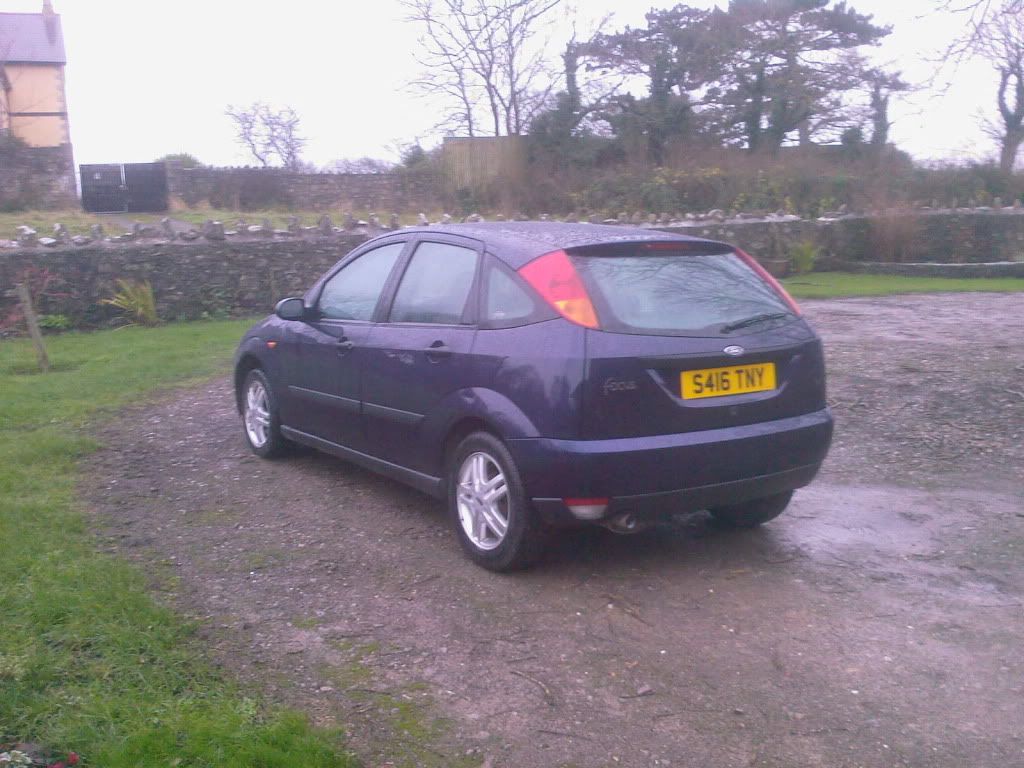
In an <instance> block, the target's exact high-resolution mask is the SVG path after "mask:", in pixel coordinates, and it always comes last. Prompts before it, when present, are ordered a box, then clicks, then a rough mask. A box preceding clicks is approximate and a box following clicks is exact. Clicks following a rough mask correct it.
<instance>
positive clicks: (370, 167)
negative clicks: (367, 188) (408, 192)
mask: <svg viewBox="0 0 1024 768" xmlns="http://www.w3.org/2000/svg"><path fill="white" fill-rule="evenodd" d="M394 169H395V164H394V163H391V162H388V161H387V160H379V159H377V158H376V157H357V158H341V159H338V160H332V161H331V162H329V163H328V164H327V165H325V166H324V170H325V171H327V172H328V173H363V174H367V173H388V172H390V171H393V170H394Z"/></svg>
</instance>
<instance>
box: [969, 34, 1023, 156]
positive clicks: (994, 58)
mask: <svg viewBox="0 0 1024 768" xmlns="http://www.w3.org/2000/svg"><path fill="white" fill-rule="evenodd" d="M980 35H981V36H980V37H979V46H978V49H979V51H980V53H981V54H982V55H983V56H984V57H985V58H986V59H988V60H989V61H990V62H992V65H993V67H994V68H995V70H996V72H998V74H999V87H998V88H997V90H996V102H997V105H998V108H999V120H998V122H995V121H990V122H989V123H988V124H987V125H986V130H987V132H988V133H989V134H990V135H991V136H992V137H993V138H995V139H996V140H997V141H998V142H999V167H1000V169H1001V170H1002V171H1003V172H1004V173H1010V172H1011V171H1013V167H1014V164H1015V163H1016V160H1017V153H1018V151H1019V150H1020V146H1021V144H1022V143H1024V17H1022V15H1020V14H1016V15H1000V16H998V17H996V18H994V19H992V20H991V21H990V22H989V23H988V24H986V25H985V27H984V28H982V30H981V32H980Z"/></svg>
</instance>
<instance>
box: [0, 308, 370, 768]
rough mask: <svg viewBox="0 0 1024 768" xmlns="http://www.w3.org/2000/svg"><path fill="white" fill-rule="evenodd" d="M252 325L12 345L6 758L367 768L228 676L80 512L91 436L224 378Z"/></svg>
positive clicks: (123, 766) (0, 614)
mask: <svg viewBox="0 0 1024 768" xmlns="http://www.w3.org/2000/svg"><path fill="white" fill-rule="evenodd" d="M246 325H247V322H245V321H222V322H203V323H183V324H179V325H170V326H165V327H161V328H155V329H142V328H125V329H121V330H117V331H104V332H99V333H91V334H78V333H70V334H65V335H62V336H58V337H50V338H49V339H48V345H49V351H50V356H51V359H52V361H53V362H54V364H55V368H56V370H55V371H54V372H51V373H50V374H48V375H45V376H43V375H39V374H37V373H33V372H32V371H33V369H34V357H33V354H32V350H31V347H30V346H29V344H28V343H27V342H24V341H20V340H19V341H11V342H2V343H0V393H2V394H0V542H2V543H3V553H2V556H0V742H3V741H9V740H15V739H17V740H25V741H31V742H35V743H38V744H41V745H44V746H47V747H52V748H54V749H57V750H63V751H67V750H74V751H76V752H78V753H80V754H81V755H82V758H83V763H84V765H86V766H104V768H136V767H137V766H175V765H180V766H209V767H210V768H213V766H233V767H235V766H253V767H256V766H259V767H260V768H270V767H271V766H274V767H276V766H281V768H284V767H285V766H288V768H294V767H295V766H302V767H303V768H308V767H310V766H325V767H326V766H352V765H355V763H354V762H353V761H352V759H351V758H349V757H348V756H346V754H345V753H344V750H343V747H342V746H341V741H340V737H339V735H338V734H336V733H333V732H325V731H320V730H315V729H313V728H312V727H311V726H310V725H308V724H307V722H306V720H305V719H304V718H303V717H302V716H300V715H298V714H296V713H294V712H288V711H285V710H282V709H279V708H276V707H274V706H272V705H269V704H266V703H264V702H261V701H260V700H259V698H258V696H256V695H254V694H253V693H251V692H247V691H244V690H241V689H240V688H239V687H238V686H237V685H236V684H234V683H232V682H231V681H230V680H228V679H225V677H224V676H223V675H222V674H220V673H218V672H217V671H216V670H214V669H212V668H211V667H210V666H209V665H208V664H207V662H206V661H205V660H204V657H203V651H202V648H201V646H200V644H199V643H198V641H197V640H196V639H195V638H194V637H193V632H192V628H191V627H190V626H189V625H188V624H187V623H186V622H185V621H184V620H183V619H182V618H181V617H179V616H177V615H176V614H174V613H173V612H172V611H170V610H168V609H166V608H164V607H161V606H160V605H158V604H157V603H156V602H155V601H154V599H153V598H152V597H150V595H149V594H148V593H147V588H146V578H145V577H144V575H143V574H142V573H141V572H140V571H139V570H138V569H137V568H135V567H134V566H131V565H129V564H127V563H126V562H124V561H122V560H120V559H118V558H116V557H112V556H110V555H107V554H102V553H100V552H99V551H98V549H97V546H96V542H95V540H94V539H93V537H92V535H91V534H90V532H89V530H88V526H87V523H86V520H85V518H84V516H83V514H82V511H81V510H80V509H78V508H77V507H76V501H75V477H76V473H77V472H78V461H79V459H81V458H82V457H83V456H85V455H87V454H88V453H89V452H90V451H92V450H93V449H94V447H95V446H94V444H93V443H92V442H91V441H90V440H89V438H88V437H86V436H85V435H84V434H83V431H82V428H83V427H85V426H87V425H88V424H89V423H90V422H93V421H94V420H96V419H97V418H98V417H102V415H103V414H105V413H109V412H111V411H112V410H113V409H116V408H118V407H120V406H122V405H124V404H125V403H128V402H130V401H132V400H136V399H138V398H140V397H142V396H145V395H146V394H147V393H149V392H152V391H153V390H155V389H157V388H160V387H167V386H172V385H180V384H183V383H186V382H189V381H192V380H195V379H197V378H199V377H203V376H208V375H210V374H212V373H214V372H216V371H218V370H223V369H224V367H225V364H226V363H227V362H228V361H229V359H230V354H231V351H232V349H233V346H234V344H235V342H236V341H237V339H238V338H239V336H240V334H241V332H242V330H243V328H244V327H245V326H246Z"/></svg>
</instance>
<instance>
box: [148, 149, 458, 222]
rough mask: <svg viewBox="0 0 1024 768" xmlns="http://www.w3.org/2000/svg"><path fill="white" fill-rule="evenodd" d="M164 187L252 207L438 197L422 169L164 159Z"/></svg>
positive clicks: (193, 197)
mask: <svg viewBox="0 0 1024 768" xmlns="http://www.w3.org/2000/svg"><path fill="white" fill-rule="evenodd" d="M167 187H168V192H169V193H170V194H171V196H172V197H174V198H178V199H180V200H181V201H183V202H184V203H186V204H187V205H191V206H194V205H199V204H209V205H212V206H213V207H215V208H228V209H231V210H255V209H260V208H271V207H278V206H282V207H291V208H297V209H304V210H329V209H334V210H337V209H339V208H345V209H349V210H358V211H379V212H380V213H381V214H384V213H390V212H392V211H409V210H418V209H427V210H430V209H431V208H432V207H434V205H436V202H435V201H436V200H437V199H438V184H437V180H436V178H435V177H434V176H433V175H432V174H429V173H425V172H413V171H409V172H392V173H292V172H289V171H285V170H283V169H280V168H206V167H201V168H182V167H181V165H180V164H179V163H174V162H170V163H168V164H167Z"/></svg>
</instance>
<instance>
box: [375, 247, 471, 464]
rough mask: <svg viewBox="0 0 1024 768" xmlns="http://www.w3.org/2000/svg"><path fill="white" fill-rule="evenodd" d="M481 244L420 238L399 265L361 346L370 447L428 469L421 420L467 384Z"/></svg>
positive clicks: (387, 456)
mask: <svg viewBox="0 0 1024 768" xmlns="http://www.w3.org/2000/svg"><path fill="white" fill-rule="evenodd" d="M480 256H481V244H480V243H478V242H476V241H473V240H468V239H464V238H455V237H447V236H442V235H437V236H430V237H423V238H421V239H420V240H418V241H417V242H416V243H415V244H414V246H413V251H412V254H411V256H409V257H408V259H407V260H406V262H405V264H404V270H403V273H402V276H401V279H400V280H399V282H398V285H397V288H396V290H395V292H394V297H393V300H392V301H391V304H390V307H389V308H388V311H387V314H386V320H385V321H384V322H382V323H381V324H380V325H379V326H378V327H377V328H376V330H375V331H374V334H373V336H372V338H371V339H370V340H369V342H368V343H367V345H366V350H365V357H364V362H363V415H364V419H365V423H366V431H367V436H368V439H369V445H370V452H371V453H373V454H374V455H376V456H379V457H381V458H384V459H386V460H388V461H391V462H394V463H396V464H400V465H402V466H405V467H409V468H411V469H415V470H417V471H425V472H432V471H434V470H435V469H436V467H434V466H433V462H434V460H435V459H436V456H435V454H436V451H433V450H431V449H429V448H428V447H425V446H424V445H423V426H424V422H425V421H426V420H427V419H428V418H429V417H430V415H431V413H432V412H433V411H434V410H435V409H437V408H438V407H439V404H440V403H441V402H442V401H443V400H444V399H445V398H446V397H448V396H450V395H451V394H452V393H454V392H456V391H457V390H459V389H461V388H464V387H467V386H472V384H473V381H474V376H475V374H474V370H475V369H474V365H473V363H472V358H471V354H470V352H471V349H472V346H473V337H474V334H475V333H476V328H475V323H476V317H475V308H476V301H475V300H473V297H474V296H475V291H476V284H477V280H478V278H477V275H478V273H479V264H480Z"/></svg>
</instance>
